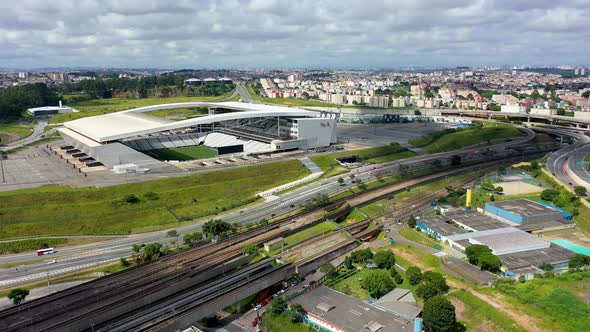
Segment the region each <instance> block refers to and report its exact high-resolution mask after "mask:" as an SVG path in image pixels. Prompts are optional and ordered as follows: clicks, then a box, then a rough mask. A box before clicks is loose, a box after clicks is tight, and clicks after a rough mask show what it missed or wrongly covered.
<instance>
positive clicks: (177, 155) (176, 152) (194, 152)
mask: <svg viewBox="0 0 590 332" xmlns="http://www.w3.org/2000/svg"><path fill="white" fill-rule="evenodd" d="M148 154H149V155H152V156H154V157H156V158H157V159H159V160H180V161H183V160H195V159H207V158H213V157H215V156H217V151H215V150H214V149H211V148H208V147H206V146H202V145H199V146H185V147H182V148H172V149H162V150H153V151H150V152H149V153H148Z"/></svg>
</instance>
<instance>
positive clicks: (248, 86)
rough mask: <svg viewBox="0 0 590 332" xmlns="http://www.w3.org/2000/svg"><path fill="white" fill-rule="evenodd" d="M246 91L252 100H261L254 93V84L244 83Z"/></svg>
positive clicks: (250, 82)
mask: <svg viewBox="0 0 590 332" xmlns="http://www.w3.org/2000/svg"><path fill="white" fill-rule="evenodd" d="M246 89H247V90H248V93H249V94H250V96H251V97H252V99H253V100H255V101H262V98H261V97H260V95H259V94H258V93H256V92H257V91H256V86H255V85H254V82H252V81H248V83H246Z"/></svg>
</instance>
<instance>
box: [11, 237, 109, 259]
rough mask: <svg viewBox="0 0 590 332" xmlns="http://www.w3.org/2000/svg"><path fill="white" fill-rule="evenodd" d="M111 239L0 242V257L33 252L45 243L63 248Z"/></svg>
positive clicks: (40, 239) (52, 239)
mask: <svg viewBox="0 0 590 332" xmlns="http://www.w3.org/2000/svg"><path fill="white" fill-rule="evenodd" d="M111 239H112V238H108V237H99V238H96V237H94V238H92V237H89V238H86V237H84V238H39V239H26V240H17V241H7V242H0V255H1V254H13V253H19V252H23V251H33V250H37V249H39V248H40V244H42V243H46V244H47V245H48V246H49V247H55V246H59V247H64V246H75V245H81V244H87V243H94V242H99V241H107V240H111Z"/></svg>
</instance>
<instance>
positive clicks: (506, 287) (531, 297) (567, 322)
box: [496, 271, 590, 332]
mask: <svg viewBox="0 0 590 332" xmlns="http://www.w3.org/2000/svg"><path fill="white" fill-rule="evenodd" d="M589 285H590V271H584V272H574V273H567V274H563V275H560V276H556V277H554V278H551V279H533V280H529V281H527V282H525V283H523V284H520V283H515V284H508V283H498V285H497V288H496V289H497V290H499V291H500V292H502V293H504V294H506V295H507V296H506V298H507V300H508V301H509V303H510V304H512V305H513V306H514V307H516V308H519V309H521V310H524V311H525V313H527V314H529V315H531V316H533V317H537V318H539V319H541V322H542V323H541V324H540V325H541V326H540V327H542V328H545V329H547V330H549V331H568V332H569V331H572V332H573V331H588V329H589V328H590V304H588V302H587V298H588V288H589Z"/></svg>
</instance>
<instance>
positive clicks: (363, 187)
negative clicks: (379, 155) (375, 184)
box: [356, 179, 367, 191]
mask: <svg viewBox="0 0 590 332" xmlns="http://www.w3.org/2000/svg"><path fill="white" fill-rule="evenodd" d="M356 186H357V187H358V188H359V189H360V190H363V191H364V190H367V185H366V184H365V183H364V182H363V180H361V179H357V180H356Z"/></svg>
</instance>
